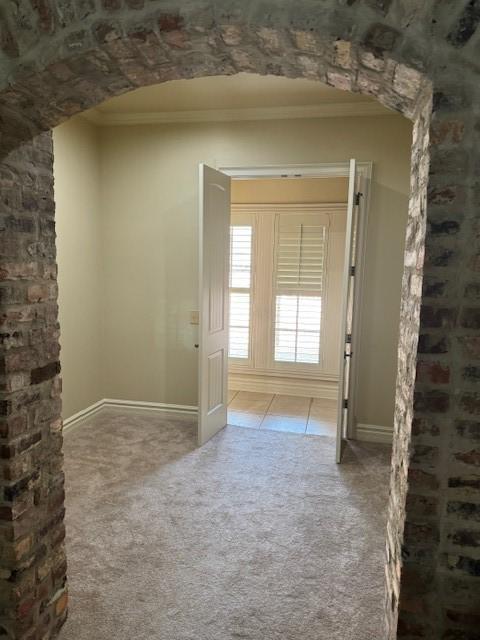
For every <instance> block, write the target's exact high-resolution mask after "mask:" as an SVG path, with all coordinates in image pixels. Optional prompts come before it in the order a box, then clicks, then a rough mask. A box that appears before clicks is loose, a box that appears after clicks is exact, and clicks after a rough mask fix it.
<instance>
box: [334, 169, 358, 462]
mask: <svg viewBox="0 0 480 640" xmlns="http://www.w3.org/2000/svg"><path fill="white" fill-rule="evenodd" d="M356 168H357V167H356V161H355V160H350V173H349V184H348V209H347V228H346V237H345V261H344V270H343V299H342V316H341V329H340V376H339V381H338V411H337V448H336V461H337V462H341V460H342V453H343V445H344V443H345V440H346V439H347V437H348V435H349V433H350V423H351V416H350V413H351V409H352V408H353V386H352V379H353V365H352V358H353V357H354V350H355V348H354V345H353V342H352V335H353V322H354V318H353V311H354V306H355V304H354V303H355V281H356V277H355V275H356V274H355V268H356V265H355V263H356V253H357V251H356V249H357V242H356V238H357V228H358V211H359V200H360V197H361V194H360V193H359V192H358V191H357V171H356Z"/></svg>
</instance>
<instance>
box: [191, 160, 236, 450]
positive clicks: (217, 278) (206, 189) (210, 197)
mask: <svg viewBox="0 0 480 640" xmlns="http://www.w3.org/2000/svg"><path fill="white" fill-rule="evenodd" d="M199 193H200V198H199V205H200V207H199V209H200V224H199V238H200V246H199V257H200V265H199V267H200V283H199V285H200V316H199V320H200V327H199V347H200V351H199V394H198V396H199V412H198V444H199V445H202V444H204V443H205V442H206V441H207V440H209V439H210V438H211V437H212V436H214V435H215V434H216V433H217V432H218V431H220V429H223V427H225V426H226V424H227V396H228V389H227V387H228V271H229V248H230V178H229V177H228V176H226V175H225V174H223V173H220V172H219V171H215V170H214V169H211V168H210V167H208V166H207V165H203V164H202V165H200V189H199Z"/></svg>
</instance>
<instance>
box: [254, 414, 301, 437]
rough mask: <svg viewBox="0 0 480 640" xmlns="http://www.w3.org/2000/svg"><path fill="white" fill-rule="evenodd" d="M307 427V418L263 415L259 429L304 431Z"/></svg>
mask: <svg viewBox="0 0 480 640" xmlns="http://www.w3.org/2000/svg"><path fill="white" fill-rule="evenodd" d="M306 427H307V418H306V416H305V417H304V418H300V417H296V418H295V417H292V416H272V415H267V416H265V419H264V421H263V422H262V424H261V426H260V429H269V430H270V431H290V432H292V433H305V430H306Z"/></svg>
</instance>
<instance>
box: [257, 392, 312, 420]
mask: <svg viewBox="0 0 480 640" xmlns="http://www.w3.org/2000/svg"><path fill="white" fill-rule="evenodd" d="M310 402H311V399H310V398H301V397H299V396H284V395H277V396H275V398H274V399H273V402H272V404H271V405H270V408H269V409H268V414H269V415H270V414H271V415H277V416H293V417H297V416H298V417H303V416H304V417H305V418H307V417H308V411H309V408H310Z"/></svg>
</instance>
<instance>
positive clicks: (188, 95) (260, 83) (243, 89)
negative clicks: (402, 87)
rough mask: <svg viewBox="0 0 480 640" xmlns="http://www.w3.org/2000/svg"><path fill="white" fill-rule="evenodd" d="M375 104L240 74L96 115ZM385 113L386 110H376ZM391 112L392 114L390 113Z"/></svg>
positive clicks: (157, 90)
mask: <svg viewBox="0 0 480 640" xmlns="http://www.w3.org/2000/svg"><path fill="white" fill-rule="evenodd" d="M356 103H358V104H360V103H361V104H362V105H365V104H372V103H375V101H374V100H373V99H372V98H368V97H365V96H362V95H359V94H353V93H349V92H346V91H339V90H338V89H334V88H332V87H329V86H327V85H325V84H322V83H321V82H318V81H315V80H305V79H290V78H284V77H277V76H259V75H256V74H247V73H240V74H237V75H235V76H213V77H206V78H195V79H192V80H174V81H171V82H165V83H162V84H156V85H152V86H149V87H144V88H141V89H137V90H135V91H131V92H129V93H126V94H124V95H122V96H119V97H116V98H112V99H111V100H108V101H106V102H104V103H103V104H101V105H100V106H98V107H97V108H96V109H95V111H96V113H100V114H104V115H105V116H110V115H112V114H119V115H120V114H132V113H136V114H146V113H171V112H182V111H184V112H187V111H209V110H228V109H258V108H278V107H300V106H315V105H332V104H349V105H350V106H352V107H353V105H354V104H356ZM375 106H378V107H379V108H380V105H375ZM385 113H391V112H389V111H388V110H387V109H385Z"/></svg>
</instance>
